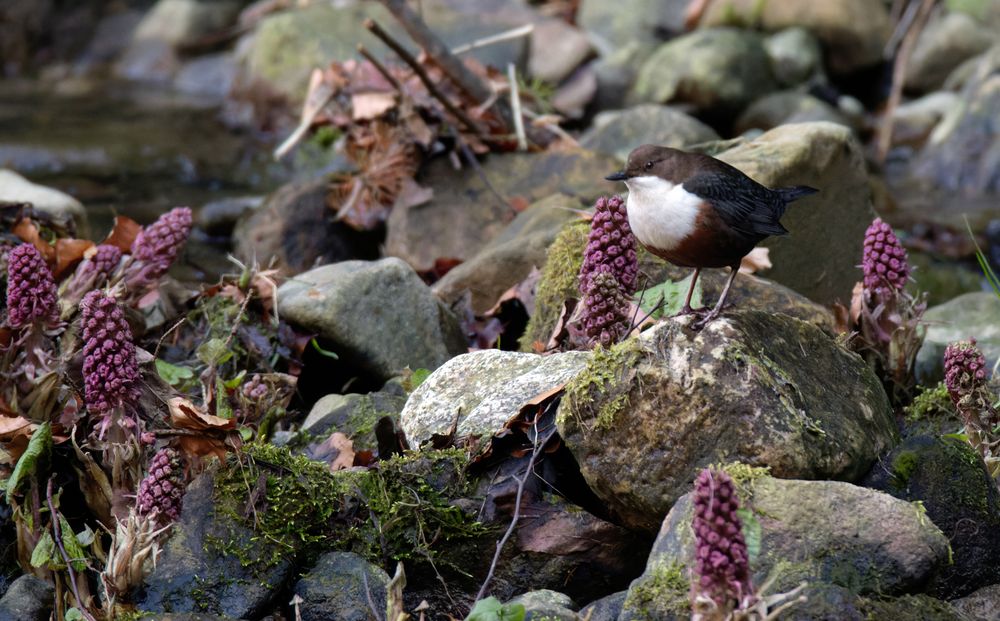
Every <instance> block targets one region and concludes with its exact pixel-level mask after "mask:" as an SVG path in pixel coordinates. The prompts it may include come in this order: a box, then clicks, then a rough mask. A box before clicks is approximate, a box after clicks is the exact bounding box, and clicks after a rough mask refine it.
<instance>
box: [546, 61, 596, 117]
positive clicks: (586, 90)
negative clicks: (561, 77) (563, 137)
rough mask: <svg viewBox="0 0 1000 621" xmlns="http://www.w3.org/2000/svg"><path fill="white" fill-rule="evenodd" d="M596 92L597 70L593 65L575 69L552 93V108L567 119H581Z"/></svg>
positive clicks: (550, 101)
mask: <svg viewBox="0 0 1000 621" xmlns="http://www.w3.org/2000/svg"><path fill="white" fill-rule="evenodd" d="M596 94H597V72H596V71H594V68H593V67H590V66H587V67H582V68H580V69H579V70H577V71H575V72H574V73H573V75H571V76H570V77H569V79H567V80H566V81H565V82H563V83H562V84H561V85H559V88H557V89H556V92H555V93H553V94H552V98H551V99H550V100H549V103H550V104H552V109H553V110H555V111H556V112H558V113H559V114H561V115H562V116H564V117H566V118H568V119H582V118H583V115H584V113H585V112H586V109H587V106H588V105H589V104H590V102H591V101H592V100H593V99H594V96H595V95H596Z"/></svg>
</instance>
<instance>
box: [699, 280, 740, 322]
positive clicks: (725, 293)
mask: <svg viewBox="0 0 1000 621" xmlns="http://www.w3.org/2000/svg"><path fill="white" fill-rule="evenodd" d="M739 271H740V264H739V263H737V264H736V265H731V266H729V280H727V281H726V286H725V288H723V289H722V295H720V296H719V301H718V302H716V304H715V308H713V309H712V312H710V313H709V314H707V315H705V316H704V317H702V318H700V319H698V320H697V321H696V322H694V323H693V324H691V327H692V328H694V329H696V330H700V329H702V328H704V327H705V326H706V325H708V323H709V322H710V321H712V320H713V319H715V318H716V317H718V316H719V312H721V311H722V307H723V306H724V305H725V303H726V298H727V297H728V296H729V289H730V288H731V287H732V286H733V281H734V280H736V274H738V273H739Z"/></svg>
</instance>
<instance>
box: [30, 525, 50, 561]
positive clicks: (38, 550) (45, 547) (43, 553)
mask: <svg viewBox="0 0 1000 621" xmlns="http://www.w3.org/2000/svg"><path fill="white" fill-rule="evenodd" d="M55 554H56V542H55V541H54V540H53V539H52V535H51V534H49V531H45V532H44V533H42V538H41V539H39V540H38V543H36V544H35V549H34V550H32V551H31V566H32V567H48V566H49V565H55V564H56V563H53V561H54V560H55Z"/></svg>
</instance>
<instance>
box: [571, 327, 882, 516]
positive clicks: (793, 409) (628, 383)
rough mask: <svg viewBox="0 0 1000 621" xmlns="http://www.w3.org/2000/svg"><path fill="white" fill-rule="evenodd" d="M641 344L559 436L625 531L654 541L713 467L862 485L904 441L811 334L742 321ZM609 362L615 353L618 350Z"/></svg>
mask: <svg viewBox="0 0 1000 621" xmlns="http://www.w3.org/2000/svg"><path fill="white" fill-rule="evenodd" d="M686 324H687V320H686V319H675V320H667V321H664V322H662V323H661V324H660V325H659V326H657V327H656V328H655V329H654V330H652V331H649V332H647V333H644V334H643V336H642V337H641V340H640V343H639V344H638V346H637V347H636V349H634V350H632V351H630V350H628V349H625V348H626V347H628V346H629V343H630V342H634V341H629V342H626V343H623V344H621V345H619V346H616V347H617V348H619V350H618V351H619V354H620V355H618V356H617V357H612V358H610V359H598V358H597V357H596V356H597V354H595V359H594V360H595V362H594V363H592V364H591V366H590V367H588V369H587V370H586V371H584V372H582V373H580V374H579V375H577V377H575V378H574V379H573V380H572V381H571V382H570V383H569V384H568V385H567V388H566V390H567V396H566V398H564V399H563V401H562V402H561V403H560V406H559V414H558V423H559V431H560V434H561V435H562V437H563V440H564V441H565V442H566V445H567V446H568V447H569V449H570V451H571V452H572V453H573V455H574V456H575V457H576V460H577V462H578V463H579V464H580V470H581V472H582V473H583V476H584V477H585V478H586V479H587V482H588V483H589V485H590V487H591V488H592V489H593V490H594V492H595V493H596V494H597V495H598V497H600V498H601V500H603V501H604V502H605V503H606V504H607V506H608V508H609V510H611V511H612V512H613V513H614V514H615V515H616V516H617V517H618V519H620V520H621V521H622V522H623V523H624V524H626V525H628V526H630V527H633V528H638V529H644V530H647V531H654V530H655V529H656V528H657V527H658V526H659V524H660V522H661V521H662V519H663V516H664V515H665V514H666V513H667V511H668V510H669V509H670V507H671V505H673V503H674V502H675V501H676V500H677V498H679V497H680V496H681V495H682V494H684V493H686V492H687V491H688V489H690V485H691V482H692V481H693V479H694V476H695V474H696V473H697V471H698V470H699V469H701V468H703V467H705V466H707V465H709V464H712V463H715V462H719V461H742V462H744V463H747V464H751V465H754V466H770V467H771V469H772V472H773V473H774V474H775V475H776V476H781V477H791V478H831V479H843V480H856V479H858V478H860V477H861V476H862V475H863V474H864V473H865V472H867V471H868V469H869V468H870V467H871V465H872V463H873V462H874V461H875V459H876V458H877V457H878V456H879V455H880V454H882V453H883V452H884V451H886V450H887V449H889V448H890V447H891V446H892V445H893V444H894V443H895V442H896V438H897V432H896V424H895V421H894V419H893V416H892V412H891V410H890V408H889V403H888V400H887V398H886V395H885V392H884V390H883V389H882V386H881V384H880V382H879V380H878V378H877V377H876V376H875V375H874V374H873V373H872V371H871V370H870V369H869V368H868V366H867V365H865V363H864V362H863V361H862V360H861V358H860V357H858V356H857V355H856V354H853V353H851V352H849V351H847V350H845V349H843V348H842V347H840V346H838V345H837V344H836V343H835V342H834V341H833V340H832V339H831V338H830V337H828V336H827V335H826V334H824V333H823V332H821V331H820V330H818V329H817V328H815V327H813V326H811V325H809V324H807V323H804V322H801V321H798V320H796V319H792V318H790V317H787V316H784V315H777V314H770V313H765V312H760V311H735V312H732V313H731V314H727V315H724V316H723V318H721V319H718V320H716V321H714V322H712V323H710V324H709V325H708V326H707V327H706V328H705V329H704V330H702V331H700V332H694V331H692V330H690V329H689V328H687V327H686ZM612 351H615V349H614V348H613V349H612Z"/></svg>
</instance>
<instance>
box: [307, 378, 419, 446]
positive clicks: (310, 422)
mask: <svg viewBox="0 0 1000 621" xmlns="http://www.w3.org/2000/svg"><path fill="white" fill-rule="evenodd" d="M404 403H406V397H405V396H400V395H397V394H393V393H388V392H382V391H379V392H372V393H368V394H364V395H359V394H353V393H350V394H346V395H338V394H332V395H326V396H325V397H322V398H320V400H319V401H317V402H316V404H315V405H313V407H312V409H311V410H310V411H309V415H308V416H306V420H305V422H303V423H302V431H305V432H307V433H310V434H313V435H317V436H322V435H328V434H330V433H331V432H334V431H339V432H341V433H343V434H345V435H347V437H348V438H350V439H351V441H352V442H353V443H354V446H355V448H368V449H373V448H375V446H376V444H377V442H376V440H375V424H376V423H378V420H379V419H380V418H382V417H383V416H389V417H392V418H394V419H398V418H399V412H400V411H401V410H402V409H403V404H404Z"/></svg>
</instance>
